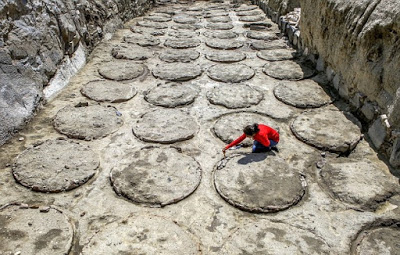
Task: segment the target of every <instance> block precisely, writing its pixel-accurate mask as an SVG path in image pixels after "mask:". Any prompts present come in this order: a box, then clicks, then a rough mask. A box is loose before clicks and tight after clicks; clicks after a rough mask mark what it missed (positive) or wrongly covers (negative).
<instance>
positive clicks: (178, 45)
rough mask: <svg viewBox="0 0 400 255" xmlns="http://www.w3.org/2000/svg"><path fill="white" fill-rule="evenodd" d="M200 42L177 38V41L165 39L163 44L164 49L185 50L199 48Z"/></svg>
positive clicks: (192, 39)
mask: <svg viewBox="0 0 400 255" xmlns="http://www.w3.org/2000/svg"><path fill="white" fill-rule="evenodd" d="M200 43H201V41H200V40H199V39H194V38H178V39H175V38H174V39H167V40H166V41H165V43H164V45H165V46H166V47H170V48H174V49H185V48H195V47H197V46H199V45H200Z"/></svg>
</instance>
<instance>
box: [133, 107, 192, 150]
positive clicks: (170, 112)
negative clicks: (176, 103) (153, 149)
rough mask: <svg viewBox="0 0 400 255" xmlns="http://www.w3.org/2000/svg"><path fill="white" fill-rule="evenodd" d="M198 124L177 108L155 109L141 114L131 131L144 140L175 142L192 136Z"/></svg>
mask: <svg viewBox="0 0 400 255" xmlns="http://www.w3.org/2000/svg"><path fill="white" fill-rule="evenodd" d="M198 129H199V126H198V124H197V122H196V121H195V120H194V119H193V118H192V117H191V116H190V115H189V114H187V113H184V112H182V111H181V110H177V109H157V110H154V111H151V112H147V113H145V114H143V115H142V116H141V117H140V119H139V120H138V121H137V123H136V124H135V125H134V127H133V133H134V134H135V136H137V137H138V138H139V139H141V140H143V141H145V142H155V143H164V144H170V143H176V142H181V141H185V140H189V139H191V138H193V136H194V135H195V134H196V133H197V131H198Z"/></svg>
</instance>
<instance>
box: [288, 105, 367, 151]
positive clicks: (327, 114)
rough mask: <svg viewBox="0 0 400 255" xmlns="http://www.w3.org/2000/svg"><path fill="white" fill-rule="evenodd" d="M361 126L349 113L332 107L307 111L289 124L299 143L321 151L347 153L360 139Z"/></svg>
mask: <svg viewBox="0 0 400 255" xmlns="http://www.w3.org/2000/svg"><path fill="white" fill-rule="evenodd" d="M360 127H361V124H360V122H359V121H358V120H357V119H356V118H355V117H354V116H353V115H351V114H350V113H346V112H342V111H339V110H337V109H334V108H332V107H326V108H321V109H317V110H309V111H306V112H304V113H302V114H301V115H299V116H298V117H297V118H296V119H295V120H294V121H293V123H292V124H291V129H292V131H293V133H294V134H295V135H296V137H297V138H299V139H300V140H301V141H303V142H305V143H307V144H310V145H312V146H315V147H317V148H320V149H323V150H330V151H336V152H347V151H350V150H352V149H354V147H355V146H356V145H357V143H358V142H359V141H360V139H361V131H360Z"/></svg>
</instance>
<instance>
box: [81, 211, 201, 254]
mask: <svg viewBox="0 0 400 255" xmlns="http://www.w3.org/2000/svg"><path fill="white" fill-rule="evenodd" d="M200 250H201V249H200V244H199V243H198V242H196V241H195V240H194V239H193V237H192V236H191V235H190V234H189V233H188V232H187V231H185V230H183V228H181V227H180V226H178V224H176V223H174V222H173V221H170V220H167V219H164V218H160V217H156V216H151V215H146V216H139V217H130V218H127V219H124V220H120V221H115V222H112V223H110V224H108V225H106V226H105V227H103V228H102V229H101V230H100V231H99V232H97V233H96V234H95V235H94V236H93V237H92V238H90V242H89V243H88V244H87V245H85V246H84V247H83V249H82V255H93V254H96V255H110V254H121V255H122V254H165V255H166V254H187V255H200V254H201V252H199V251H200ZM132 252H134V253H132Z"/></svg>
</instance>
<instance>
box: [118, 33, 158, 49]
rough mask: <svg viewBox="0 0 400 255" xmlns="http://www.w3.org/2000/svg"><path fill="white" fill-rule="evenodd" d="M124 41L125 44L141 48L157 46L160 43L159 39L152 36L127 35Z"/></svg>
mask: <svg viewBox="0 0 400 255" xmlns="http://www.w3.org/2000/svg"><path fill="white" fill-rule="evenodd" d="M124 41H125V42H127V43H133V44H137V45H140V46H142V47H149V46H157V45H159V44H160V43H161V41H160V39H158V38H156V37H153V36H138V35H128V36H125V37H124Z"/></svg>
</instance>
